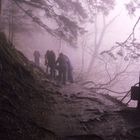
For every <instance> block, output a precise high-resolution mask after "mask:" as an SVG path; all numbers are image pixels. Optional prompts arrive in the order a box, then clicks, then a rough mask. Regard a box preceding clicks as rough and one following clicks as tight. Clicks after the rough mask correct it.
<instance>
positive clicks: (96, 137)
mask: <svg viewBox="0 0 140 140" xmlns="http://www.w3.org/2000/svg"><path fill="white" fill-rule="evenodd" d="M139 116H140V113H139V111H136V110H133V109H132V110H130V109H128V108H126V106H124V105H123V104H122V103H120V102H118V101H117V100H116V99H114V98H112V97H110V96H107V95H103V94H97V93H95V92H94V91H91V90H88V89H85V88H84V87H83V86H82V85H78V84H69V85H65V86H62V85H61V86H58V85H57V84H55V82H50V81H49V80H48V79H47V77H46V76H45V74H44V73H43V71H42V70H41V69H40V68H38V67H36V66H35V65H34V64H33V63H32V62H30V61H28V59H27V58H26V57H24V55H23V54H22V53H20V52H19V51H17V50H16V49H14V48H13V47H11V45H10V43H9V42H8V40H7V39H6V37H5V35H4V34H3V33H0V140H57V139H62V140H103V139H104V140H137V139H138V140H139V132H140V128H139V126H140V117H139Z"/></svg>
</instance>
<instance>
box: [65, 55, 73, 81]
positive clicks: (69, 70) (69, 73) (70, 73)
mask: <svg viewBox="0 0 140 140" xmlns="http://www.w3.org/2000/svg"><path fill="white" fill-rule="evenodd" d="M63 55H64V54H63ZM64 59H65V61H66V63H67V80H68V81H69V82H71V83H73V67H72V65H71V62H70V59H69V58H68V56H66V55H64Z"/></svg>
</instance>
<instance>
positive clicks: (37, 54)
mask: <svg viewBox="0 0 140 140" xmlns="http://www.w3.org/2000/svg"><path fill="white" fill-rule="evenodd" d="M33 55H34V62H35V64H36V66H39V65H40V53H39V51H34V54H33Z"/></svg>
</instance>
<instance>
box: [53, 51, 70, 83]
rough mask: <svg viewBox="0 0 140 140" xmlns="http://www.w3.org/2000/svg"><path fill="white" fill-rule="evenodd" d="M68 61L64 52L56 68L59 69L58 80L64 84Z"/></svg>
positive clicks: (60, 55)
mask: <svg viewBox="0 0 140 140" xmlns="http://www.w3.org/2000/svg"><path fill="white" fill-rule="evenodd" d="M67 67H68V66H67V62H66V59H65V57H64V55H63V53H60V54H59V57H58V58H57V60H56V68H57V70H58V80H59V81H60V82H62V83H63V84H66V72H67Z"/></svg>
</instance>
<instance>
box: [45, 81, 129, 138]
mask: <svg viewBox="0 0 140 140" xmlns="http://www.w3.org/2000/svg"><path fill="white" fill-rule="evenodd" d="M47 90H53V92H52V94H51V95H50V96H51V97H52V98H51V100H50V108H51V109H50V111H49V112H48V114H47V116H46V117H47V119H46V120H45V122H44V127H45V126H47V128H48V129H50V130H52V131H53V132H55V133H56V134H57V135H59V136H73V135H83V134H97V135H98V136H101V137H103V138H105V140H107V139H108V140H109V139H110V140H112V138H113V137H120V135H121V136H122V135H125V133H126V132H127V130H128V129H129V128H131V127H129V124H127V122H126V121H125V119H124V117H123V116H122V114H121V112H120V111H121V110H124V109H125V106H123V105H122V104H121V103H119V102H118V101H116V100H114V99H113V98H111V97H109V96H105V95H102V94H100V95H99V94H96V93H93V92H91V91H89V90H86V89H84V88H83V87H82V86H80V85H77V84H72V85H66V86H64V87H61V88H57V90H55V89H54V88H51V87H50V89H48V88H47Z"/></svg>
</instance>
